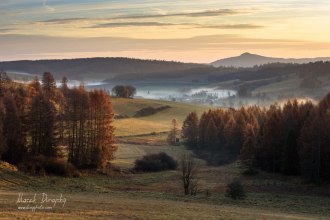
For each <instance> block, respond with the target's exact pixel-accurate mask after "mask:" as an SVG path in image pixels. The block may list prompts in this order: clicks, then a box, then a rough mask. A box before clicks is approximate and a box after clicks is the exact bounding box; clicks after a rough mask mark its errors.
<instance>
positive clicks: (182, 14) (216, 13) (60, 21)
mask: <svg viewBox="0 0 330 220" xmlns="http://www.w3.org/2000/svg"><path fill="white" fill-rule="evenodd" d="M240 13H245V12H244V11H242V10H234V9H216V10H204V11H197V12H180V13H168V14H166V13H161V14H136V15H124V16H114V17H108V18H92V17H91V18H81V17H76V18H63V19H61V18H59V19H49V20H43V21H38V22H36V23H39V24H69V23H74V22H79V21H100V20H121V19H148V18H166V17H211V16H228V15H235V14H240Z"/></svg>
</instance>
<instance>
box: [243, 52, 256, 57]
mask: <svg viewBox="0 0 330 220" xmlns="http://www.w3.org/2000/svg"><path fill="white" fill-rule="evenodd" d="M250 55H255V54H252V53H249V52H245V53H242V54H241V56H240V57H243V56H250Z"/></svg>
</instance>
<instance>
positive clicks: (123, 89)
mask: <svg viewBox="0 0 330 220" xmlns="http://www.w3.org/2000/svg"><path fill="white" fill-rule="evenodd" d="M112 93H113V95H114V96H117V97H121V98H133V97H134V95H135V94H136V88H135V87H134V86H132V85H126V86H124V85H117V86H115V87H113V88H112Z"/></svg>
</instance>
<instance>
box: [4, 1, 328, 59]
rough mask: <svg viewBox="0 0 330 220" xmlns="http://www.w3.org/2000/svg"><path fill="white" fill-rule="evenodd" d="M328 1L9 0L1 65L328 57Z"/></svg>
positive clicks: (5, 13) (5, 11) (5, 3)
mask: <svg viewBox="0 0 330 220" xmlns="http://www.w3.org/2000/svg"><path fill="white" fill-rule="evenodd" d="M329 11H330V1H326V0H316V1H315V0H314V1H311V0H310V1H306V0H300V1H298V0H291V1H283V0H278V1H274V0H270V1H261V0H252V1H246V0H237V1H227V0H203V1H200V0H198V1H197V0H190V1H185V0H180V1H178V0H176V1H174V0H169V1H163V0H160V1H152V0H127V1H117V0H112V1H105V0H95V1H87V0H82V1H79V0H67V1H64V0H48V1H46V0H43V1H32V0H10V1H9V0H3V1H1V2H0V12H1V14H2V19H1V20H0V25H1V26H0V27H1V28H0V47H1V49H0V60H16V59H49V58H74V57H94V56H102V57H105V56H115V57H118V56H121V57H122V56H124V57H136V58H147V59H164V60H177V61H184V62H199V63H206V62H211V61H214V60H217V59H220V58H224V57H229V56H236V55H239V54H241V53H243V52H247V51H248V52H251V53H256V54H261V55H266V56H274V57H295V58H298V57H320V56H330V38H329V36H330V28H329V27H330V13H329Z"/></svg>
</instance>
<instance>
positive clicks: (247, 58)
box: [211, 53, 330, 67]
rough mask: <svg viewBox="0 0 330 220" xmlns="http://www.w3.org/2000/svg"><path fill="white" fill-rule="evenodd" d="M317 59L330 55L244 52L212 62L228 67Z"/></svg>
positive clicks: (325, 58)
mask: <svg viewBox="0 0 330 220" xmlns="http://www.w3.org/2000/svg"><path fill="white" fill-rule="evenodd" d="M316 61H330V57H317V58H301V59H294V58H289V59H285V58H275V57H266V56H260V55H257V54H251V53H243V54H241V55H240V56H237V57H229V58H225V59H221V60H217V61H214V62H212V63H211V65H213V66H215V67H219V66H226V67H253V66H255V65H263V64H268V63H297V64H303V63H309V62H316Z"/></svg>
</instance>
